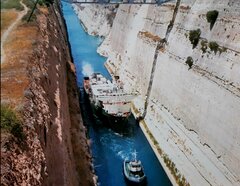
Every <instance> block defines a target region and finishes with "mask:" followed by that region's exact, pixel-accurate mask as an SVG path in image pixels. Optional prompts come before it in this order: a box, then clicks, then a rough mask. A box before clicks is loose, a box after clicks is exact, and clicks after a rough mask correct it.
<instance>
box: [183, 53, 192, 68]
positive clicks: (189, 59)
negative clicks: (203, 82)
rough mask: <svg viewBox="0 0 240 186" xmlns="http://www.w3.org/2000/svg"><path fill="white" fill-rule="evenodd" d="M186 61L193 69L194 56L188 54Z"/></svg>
mask: <svg viewBox="0 0 240 186" xmlns="http://www.w3.org/2000/svg"><path fill="white" fill-rule="evenodd" d="M185 63H186V64H187V65H188V66H189V69H191V68H192V65H193V58H192V57H191V56H188V57H187V60H186V62H185Z"/></svg>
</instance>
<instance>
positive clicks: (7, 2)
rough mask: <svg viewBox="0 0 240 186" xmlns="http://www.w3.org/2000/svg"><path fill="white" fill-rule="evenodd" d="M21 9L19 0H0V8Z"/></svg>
mask: <svg viewBox="0 0 240 186" xmlns="http://www.w3.org/2000/svg"><path fill="white" fill-rule="evenodd" d="M12 8H15V9H16V10H23V6H22V5H21V4H20V1H19V0H4V1H3V0H1V9H12Z"/></svg>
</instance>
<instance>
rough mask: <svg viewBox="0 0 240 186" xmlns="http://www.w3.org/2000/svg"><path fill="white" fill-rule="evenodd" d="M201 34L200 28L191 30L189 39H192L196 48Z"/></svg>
mask: <svg viewBox="0 0 240 186" xmlns="http://www.w3.org/2000/svg"><path fill="white" fill-rule="evenodd" d="M200 35H201V30H200V29H197V30H191V31H190V32H189V40H190V42H191V44H192V45H193V48H195V47H196V46H197V44H198V41H199V38H200Z"/></svg>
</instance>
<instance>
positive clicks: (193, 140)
mask: <svg viewBox="0 0 240 186" xmlns="http://www.w3.org/2000/svg"><path fill="white" fill-rule="evenodd" d="M212 10H217V11H218V13H219V14H218V18H217V20H216V22H215V24H214V26H213V28H212V30H210V23H208V22H207V18H206V14H207V12H208V11H212ZM80 18H81V17H80ZM239 18H240V1H232V0H228V1H225V0H218V1H216V0H212V1H207V0H196V1H195V0H181V1H180V0H178V1H177V2H170V3H165V4H163V5H162V6H152V5H142V6H138V5H135V6H128V5H120V6H119V8H118V10H117V14H116V17H115V19H114V22H113V25H112V28H111V31H110V33H109V35H108V36H107V37H106V39H105V40H104V42H103V44H102V45H101V46H100V48H99V49H98V51H99V53H101V54H102V55H105V56H107V57H108V60H107V63H106V66H107V68H108V69H109V71H110V72H111V73H112V74H117V75H120V79H121V80H122V81H123V82H124V84H125V85H124V86H125V88H126V89H127V90H129V91H134V92H135V91H137V92H139V94H140V97H139V100H140V101H139V100H137V101H135V103H134V104H135V107H136V109H137V110H138V111H139V112H143V113H144V105H146V106H147V109H146V112H145V114H146V116H145V118H144V121H145V123H146V124H147V127H148V128H149V130H150V131H151V132H152V135H153V136H154V138H155V139H156V140H157V142H158V145H159V147H160V148H161V150H162V151H163V152H164V153H165V154H166V155H167V156H168V157H169V159H171V161H173V162H174V163H175V167H176V168H177V169H178V171H179V172H180V173H181V174H182V175H184V176H185V178H186V179H187V181H188V182H189V183H190V185H201V184H202V185H238V184H239V181H240V171H239V167H240V163H239V162H240V128H239V127H240V126H239V123H240V116H239V113H240V45H239V43H240V32H239V29H240V25H239V24H240V19H239ZM197 29H200V32H201V35H200V38H199V42H198V45H197V46H196V47H195V48H193V45H192V44H191V42H190V40H189V35H190V32H191V31H193V30H197ZM211 42H216V43H217V44H218V45H219V47H218V51H216V53H215V52H214V51H211V49H210V47H209V44H210V43H211ZM210 45H211V44H210ZM204 46H205V47H206V48H207V49H206V51H204V50H203V47H204ZM188 57H192V59H193V66H192V67H191V68H189V66H188V65H187V64H186V60H187V58H188ZM146 101H147V104H144V102H146Z"/></svg>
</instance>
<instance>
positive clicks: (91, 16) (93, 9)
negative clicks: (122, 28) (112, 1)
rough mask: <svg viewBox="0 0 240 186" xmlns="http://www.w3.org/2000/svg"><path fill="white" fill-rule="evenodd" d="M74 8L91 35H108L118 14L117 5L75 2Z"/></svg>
mask: <svg viewBox="0 0 240 186" xmlns="http://www.w3.org/2000/svg"><path fill="white" fill-rule="evenodd" d="M73 9H74V11H75V12H76V14H77V15H78V17H79V18H80V20H81V23H82V25H83V27H84V29H85V30H86V32H88V33H89V34H90V35H98V36H107V35H108V34H109V32H110V28H111V26H112V22H113V19H114V17H115V15H116V12H115V9H116V6H115V5H112V6H102V5H88V4H85V5H84V4H83V5H80V4H73ZM93 20H94V21H93Z"/></svg>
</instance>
